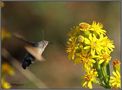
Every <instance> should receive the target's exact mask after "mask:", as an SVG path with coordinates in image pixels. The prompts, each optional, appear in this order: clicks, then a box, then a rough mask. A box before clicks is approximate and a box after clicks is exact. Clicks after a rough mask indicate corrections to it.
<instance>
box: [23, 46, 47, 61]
mask: <svg viewBox="0 0 122 90" xmlns="http://www.w3.org/2000/svg"><path fill="white" fill-rule="evenodd" d="M25 49H26V50H27V51H28V52H29V53H30V54H31V55H33V56H34V57H35V59H37V60H39V61H45V59H44V58H43V57H42V52H41V49H40V48H38V47H32V46H25Z"/></svg>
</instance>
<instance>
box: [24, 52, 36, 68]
mask: <svg viewBox="0 0 122 90" xmlns="http://www.w3.org/2000/svg"><path fill="white" fill-rule="evenodd" d="M34 59H35V58H34V57H33V56H32V55H31V54H29V53H27V55H26V56H25V57H24V59H23V62H22V67H23V69H26V68H27V67H29V66H30V65H31V64H32V62H33V61H34Z"/></svg>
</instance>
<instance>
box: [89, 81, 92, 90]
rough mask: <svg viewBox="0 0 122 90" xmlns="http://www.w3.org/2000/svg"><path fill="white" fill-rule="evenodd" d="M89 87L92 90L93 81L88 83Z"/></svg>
mask: <svg viewBox="0 0 122 90" xmlns="http://www.w3.org/2000/svg"><path fill="white" fill-rule="evenodd" d="M88 87H89V88H90V89H92V82H91V81H90V82H88Z"/></svg>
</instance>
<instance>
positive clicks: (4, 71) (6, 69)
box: [1, 63, 14, 89]
mask: <svg viewBox="0 0 122 90" xmlns="http://www.w3.org/2000/svg"><path fill="white" fill-rule="evenodd" d="M7 75H9V76H13V75H14V70H13V68H12V67H11V66H10V65H9V64H7V63H3V64H2V79H1V83H2V88H4V89H9V88H11V84H10V83H8V82H7V81H6V76H7Z"/></svg>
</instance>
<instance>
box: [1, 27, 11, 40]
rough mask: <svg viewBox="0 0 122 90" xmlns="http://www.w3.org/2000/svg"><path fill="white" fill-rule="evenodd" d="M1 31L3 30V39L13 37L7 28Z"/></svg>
mask: <svg viewBox="0 0 122 90" xmlns="http://www.w3.org/2000/svg"><path fill="white" fill-rule="evenodd" d="M1 32H2V40H3V39H5V38H9V37H11V34H10V33H9V32H8V31H6V30H5V29H3V28H2V30H1ZM1 32H0V33H1Z"/></svg>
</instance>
